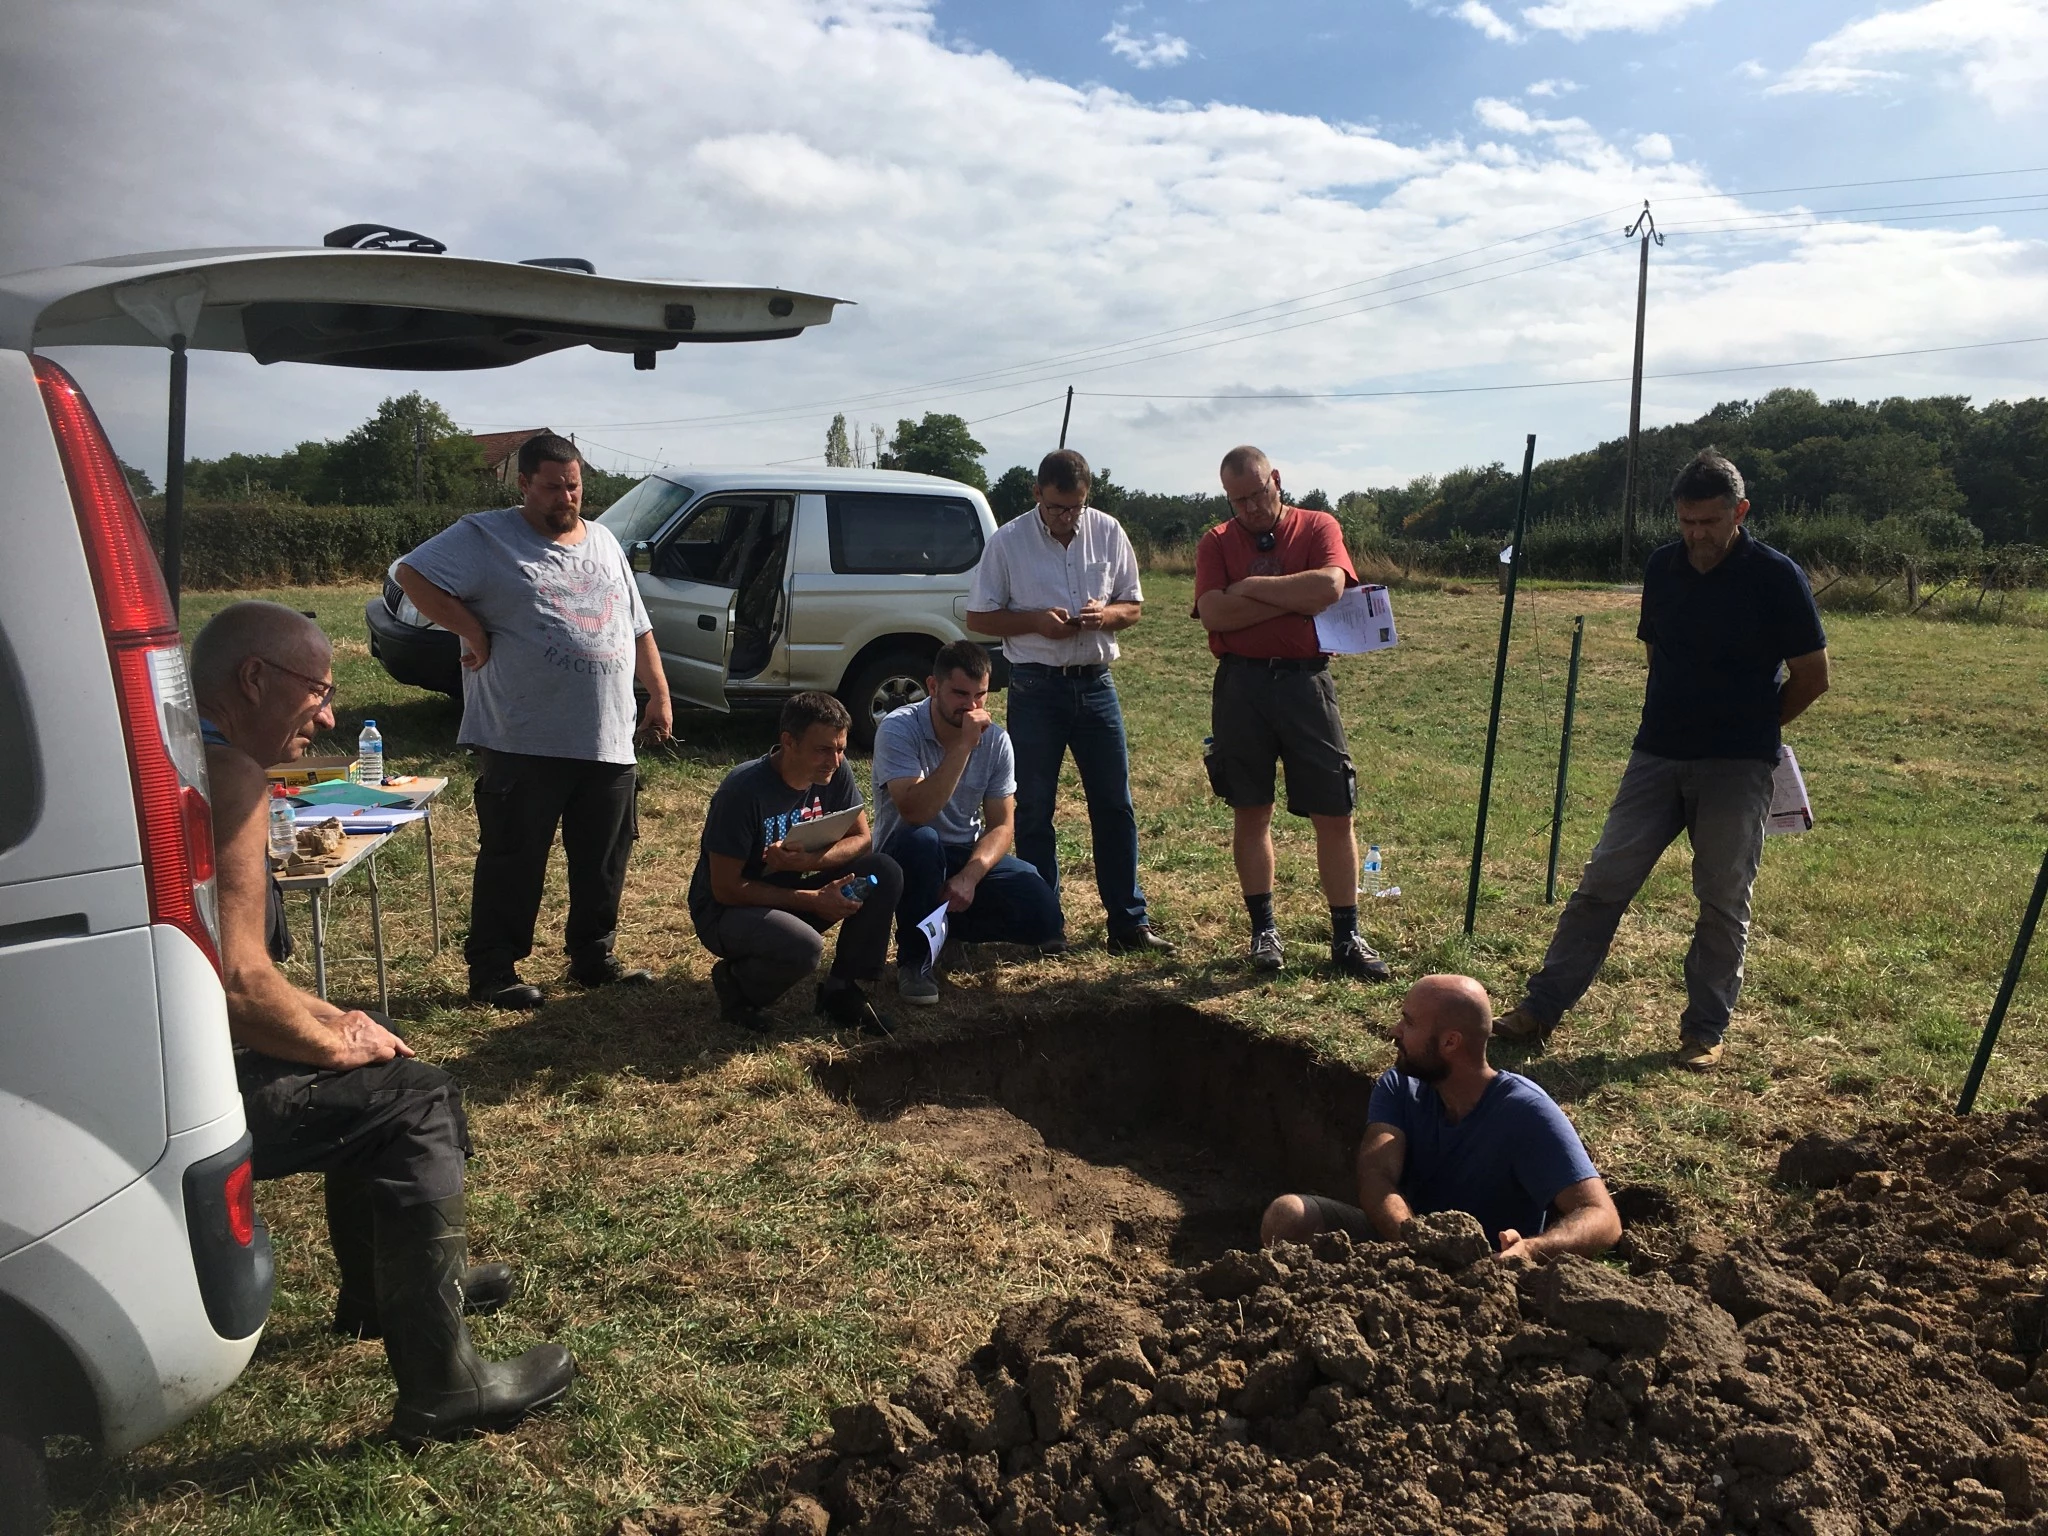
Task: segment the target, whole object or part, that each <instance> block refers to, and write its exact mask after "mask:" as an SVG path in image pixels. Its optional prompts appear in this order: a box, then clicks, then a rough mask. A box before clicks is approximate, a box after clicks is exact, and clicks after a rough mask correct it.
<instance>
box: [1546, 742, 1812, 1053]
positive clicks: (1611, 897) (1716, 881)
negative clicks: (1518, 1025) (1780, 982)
mask: <svg viewBox="0 0 2048 1536" xmlns="http://www.w3.org/2000/svg"><path fill="white" fill-rule="evenodd" d="M1771 772H1772V765H1771V764H1769V763H1764V762H1758V761H1755V760H1753V759H1749V758H1733V757H1710V758H1701V759H1698V760H1695V761H1691V762H1680V761H1678V760H1676V759H1673V758H1668V757H1652V756H1651V755H1650V754H1649V753H1647V752H1637V753H1634V754H1632V755H1631V756H1630V758H1629V760H1628V767H1627V768H1626V769H1624V770H1623V771H1622V775H1621V788H1620V789H1618V790H1616V791H1615V795H1614V804H1613V805H1612V806H1610V807H1609V808H1608V811H1607V825H1606V826H1605V827H1603V828H1602V829H1601V832H1600V841H1599V842H1598V843H1597V844H1596V845H1595V846H1594V848H1593V856H1592V857H1591V858H1590V859H1588V860H1587V861H1586V868H1585V872H1584V874H1582V875H1581V876H1580V877H1579V888H1578V889H1577V890H1576V891H1574V892H1572V898H1571V900H1570V901H1569V902H1567V903H1566V904H1565V909H1564V915H1563V916H1562V917H1561V918H1559V919H1558V923H1557V932H1556V933H1555V934H1553V935H1552V936H1551V940H1550V948H1549V950H1548V951H1546V952H1545V954H1544V956H1543V969H1542V970H1540V971H1538V972H1537V973H1536V974H1535V975H1534V976H1532V977H1530V978H1529V995H1528V999H1527V1002H1526V1004H1525V1006H1526V1007H1527V1008H1528V1009H1529V1011H1530V1012H1531V1013H1533V1014H1535V1015H1536V1016H1537V1017H1538V1018H1540V1019H1543V1020H1545V1021H1546V1022H1549V1023H1555V1022H1556V1021H1557V1020H1558V1019H1560V1018H1562V1017H1563V1016H1564V1013H1565V1011H1566V1010H1567V1009H1569V1008H1570V1007H1571V1006H1572V1005H1573V1004H1574V1003H1576V1002H1578V1000H1579V999H1580V998H1581V997H1583V996H1585V993H1586V988H1588V987H1589V986H1591V985H1592V984H1593V977H1594V974H1595V973H1596V972H1598V971H1599V969H1600V963H1601V962H1602V961H1603V960H1605V959H1606V958H1607V949H1608V946H1609V945H1610V944H1612V943H1613V942H1614V930H1615V929H1616V928H1618V927H1619V926H1620V925H1621V915H1622V913H1623V912H1625V911H1627V910H1628V904H1629V902H1631V901H1632V900H1634V899H1635V894H1636V892H1637V891H1639V890H1641V889H1642V887H1643V882H1644V881H1645V880H1647V879H1649V878H1650V871H1651V870H1652V869H1654V868H1656V866H1657V860H1658V859H1659V858H1661V857H1662V856H1663V853H1664V850H1665V849H1666V848H1669V847H1670V846H1671V845H1672V843H1673V842H1675V841H1677V838H1678V834H1679V833H1680V832H1683V833H1685V834H1686V836H1687V837H1688V839H1690V841H1691V843H1692V890H1693V895H1695V896H1696V897H1698V898H1699V903H1700V915H1699V920H1698V922H1696V923H1695V924H1694V925H1693V931H1692V947H1691V948H1690V949H1688V950H1687V951H1686V952H1685V996H1686V1003H1685V1012H1684V1013H1683V1014H1681V1015H1680V1016H1679V1020H1678V1028H1679V1033H1680V1034H1682V1035H1685V1036H1687V1037H1689V1038H1692V1039H1697V1040H1703V1041H1706V1042H1707V1043H1708V1044H1713V1043H1716V1042H1718V1041H1719V1040H1720V1038H1721V1037H1722V1035H1724V1034H1725V1033H1726V1032H1727V1029H1728V1016H1729V1015H1730V1014H1731V1013H1733V1012H1734V1011H1735V1000H1736V999H1737V998H1738V997H1739V996H1741V994H1742V952H1743V949H1744V946H1745V945H1747V943H1748V942H1749V894H1750V888H1751V887H1752V886H1754V885H1755V884H1756V867H1757V863H1758V861H1759V860H1760V859H1761V858H1762V857H1763V848H1764V821H1765V818H1766V817H1767V816H1768V815H1769V813H1770V808H1771Z"/></svg>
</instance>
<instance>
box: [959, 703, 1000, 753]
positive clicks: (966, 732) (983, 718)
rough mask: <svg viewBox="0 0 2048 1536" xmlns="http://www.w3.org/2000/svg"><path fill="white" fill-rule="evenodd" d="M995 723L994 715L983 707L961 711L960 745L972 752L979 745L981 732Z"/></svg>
mask: <svg viewBox="0 0 2048 1536" xmlns="http://www.w3.org/2000/svg"><path fill="white" fill-rule="evenodd" d="M995 723H996V717H995V716H994V715H992V714H990V713H989V712H988V711H987V710H985V709H970V710H965V711H963V712H962V713H961V716H960V745H962V746H963V747H965V748H966V749H967V750H968V751H969V752H972V751H973V750H974V749H975V748H976V747H978V746H980V745H981V738H982V735H983V733H984V732H986V731H987V730H988V728H989V727H990V726H992V725H994V724H995Z"/></svg>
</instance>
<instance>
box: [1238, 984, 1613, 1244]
mask: <svg viewBox="0 0 2048 1536" xmlns="http://www.w3.org/2000/svg"><path fill="white" fill-rule="evenodd" d="M1492 1031H1493V1007H1492V1004H1491V1003H1490V1002H1489V1001H1488V1000H1487V996H1486V989H1485V988H1484V987H1482V986H1480V985H1479V983H1478V982H1476V981H1474V980H1473V979H1472V978H1471V977H1469V976H1425V977H1423V978H1422V980H1420V981H1418V982H1416V983H1415V985H1414V986H1412V987H1410V988H1409V989H1408V995H1407V996H1406V997H1405V998H1403V999H1402V1000H1401V1020H1400V1022H1399V1023H1398V1024H1396V1025H1395V1026H1394V1031H1393V1041H1394V1066H1393V1069H1392V1070H1391V1071H1389V1072H1388V1073H1387V1074H1386V1075H1385V1076H1383V1077H1382V1078H1381V1079H1380V1080H1379V1082H1378V1083H1376V1084H1375V1085H1374V1086H1373V1091H1372V1104H1371V1106H1370V1108H1369V1109H1368V1110H1367V1114H1366V1127H1365V1140H1364V1141H1363V1142H1361V1143H1360V1144H1359V1148H1358V1204H1357V1205H1346V1204H1344V1203H1343V1202H1342V1201H1339V1200H1331V1199H1328V1198H1327V1197H1325V1196H1322V1195H1282V1196H1281V1197H1280V1198H1279V1199H1278V1200H1275V1201H1274V1202H1273V1203H1272V1204H1271V1205H1269V1206H1268V1207H1266V1215H1265V1219H1264V1221H1262V1222H1261V1223H1260V1226H1259V1240H1260V1241H1261V1242H1262V1243H1266V1244H1272V1243H1283V1242H1284V1243H1299V1242H1306V1241H1307V1240H1308V1239H1309V1238H1311V1237H1313V1236H1314V1235H1315V1234H1316V1233H1318V1232H1324V1231H1329V1230H1332V1229H1335V1230H1339V1231H1343V1232H1348V1233H1350V1234H1351V1236H1353V1237H1355V1238H1360V1239H1375V1238H1377V1239H1385V1240H1391V1239H1394V1238H1396V1237H1398V1236H1400V1232H1401V1228H1402V1226H1403V1224H1405V1223H1406V1222H1407V1221H1408V1220H1409V1219H1410V1218H1411V1217H1414V1216H1426V1215H1429V1214H1431V1213H1433V1212H1436V1211H1468V1212H1470V1213H1471V1214H1472V1215H1473V1216H1475V1217H1477V1218H1478V1220H1479V1224H1480V1225H1481V1226H1482V1227H1484V1228H1485V1229H1486V1235H1487V1238H1488V1239H1489V1240H1490V1241H1491V1242H1492V1243H1493V1244H1494V1245H1495V1248H1496V1251H1497V1252H1498V1254H1499V1256H1500V1257H1501V1258H1503V1259H1506V1258H1527V1259H1538V1260H1541V1259H1550V1258H1555V1257H1556V1256H1557V1255H1559V1254H1561V1253H1582V1254H1588V1255H1590V1254H1596V1253H1600V1252H1602V1251H1603V1250H1605V1249H1607V1248H1610V1247H1612V1246H1613V1244H1614V1242H1615V1239H1617V1238H1619V1237H1620V1236H1621V1217H1620V1215H1619V1214H1618V1213H1617V1212H1616V1211H1615V1209H1614V1201H1613V1199H1612V1198H1611V1197H1610V1196H1609V1195H1608V1193H1607V1185H1606V1182H1605V1181H1604V1180H1602V1179H1601V1177H1600V1174H1599V1171H1598V1170H1597V1169H1596V1168H1594V1166H1593V1164H1592V1162H1591V1160H1590V1159H1589V1158H1587V1156H1586V1149H1585V1146H1584V1145H1583V1144H1582V1143H1581V1142H1580V1140H1579V1133H1578V1132H1577V1131H1575V1130H1573V1129H1572V1123H1571V1122H1570V1121H1569V1120H1567V1119H1566V1118H1565V1117H1564V1111H1563V1110H1561V1109H1559V1108H1558V1107H1557V1105H1556V1104H1554V1103H1552V1102H1551V1099H1550V1096H1549V1095H1548V1094H1546V1093H1545V1092H1544V1091H1543V1090H1542V1089H1541V1088H1539V1087H1537V1086H1536V1084H1534V1083H1532V1082H1530V1081H1529V1079H1528V1078H1526V1077H1521V1076H1518V1075H1517V1074H1515V1073H1513V1072H1496V1071H1495V1070H1494V1069H1493V1068H1492V1067H1490V1066H1488V1065H1487V1062H1486V1042H1487V1038H1488V1036H1489V1035H1490V1034H1491V1033H1492Z"/></svg>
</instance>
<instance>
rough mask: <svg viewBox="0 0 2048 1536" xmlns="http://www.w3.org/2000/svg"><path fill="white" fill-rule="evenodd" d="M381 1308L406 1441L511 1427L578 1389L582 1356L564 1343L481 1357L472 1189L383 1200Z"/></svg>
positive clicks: (395, 1431)
mask: <svg viewBox="0 0 2048 1536" xmlns="http://www.w3.org/2000/svg"><path fill="white" fill-rule="evenodd" d="M375 1210H376V1218H377V1265H376V1268H377V1315H378V1317H379V1319H380V1320H381V1321H382V1322H383V1324H384V1353H385V1355H386V1356H387V1357H388V1358H389V1359H390V1361H391V1374H392V1375H393V1376H395V1377H396V1378H397V1379H398V1408H397V1411H396V1412H395V1413H393V1415H392V1417H391V1434H392V1437H393V1438H394V1439H396V1440H397V1441H398V1442H399V1443H400V1444H401V1445H418V1444H419V1443H420V1442H422V1441H425V1440H440V1439H446V1438H449V1437H451V1436H454V1435H461V1434H467V1433H469V1432H470V1431H472V1430H480V1429H504V1428H506V1427H508V1426H509V1425H512V1424H515V1423H517V1422H518V1421H519V1420H520V1419H522V1418H524V1417H525V1416H526V1415H527V1414H529V1413H531V1412H533V1411H534V1410H535V1409H536V1408H541V1407H545V1406H546V1405H547V1404H549V1403H552V1402H554V1401H555V1400H556V1399H557V1398H559V1397H561V1396H562V1395H563V1394H564V1393H565V1392H567V1391H568V1390H569V1383H570V1382H571V1381H573V1380H574V1379H575V1377H576V1362H575V1361H574V1360H572V1359H571V1358H570V1357H569V1351H567V1350H566V1349H564V1348H562V1346H561V1345H559V1344H537V1345H535V1346H534V1347H533V1348H532V1349H529V1350H528V1351H527V1352H526V1353H525V1354H523V1355H520V1356H519V1357H518V1358H516V1359H513V1360H504V1361H494V1360H485V1359H483V1358H482V1357H480V1356H479V1355H478V1354H477V1352H476V1350H475V1349H474V1348H473V1347H472V1346H471V1344H470V1342H469V1329H468V1328H467V1327H465V1326H464V1325H463V1321H462V1282H461V1277H462V1274H463V1271H464V1270H465V1268H467V1258H468V1240H467V1236H466V1234H465V1231H464V1228H463V1207H462V1196H460V1195H456V1196H455V1197H454V1198H452V1199H449V1200H435V1201H430V1202H428V1203H426V1204H424V1205H409V1206H393V1205H389V1204H387V1203H385V1202H384V1201H382V1200H379V1201H377V1202H376V1203H375Z"/></svg>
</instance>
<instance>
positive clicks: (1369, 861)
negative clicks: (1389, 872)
mask: <svg viewBox="0 0 2048 1536" xmlns="http://www.w3.org/2000/svg"><path fill="white" fill-rule="evenodd" d="M1381 873H1382V871H1381V869H1380V845H1379V844H1378V843H1374V844H1373V845H1372V846H1371V847H1369V848H1367V849H1366V850H1365V867H1364V868H1363V869H1361V870H1360V871H1359V872H1358V884H1359V888H1360V889H1361V890H1367V891H1370V892H1372V894H1373V895H1375V896H1377V895H1378V894H1379V892H1380V875H1381Z"/></svg>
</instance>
